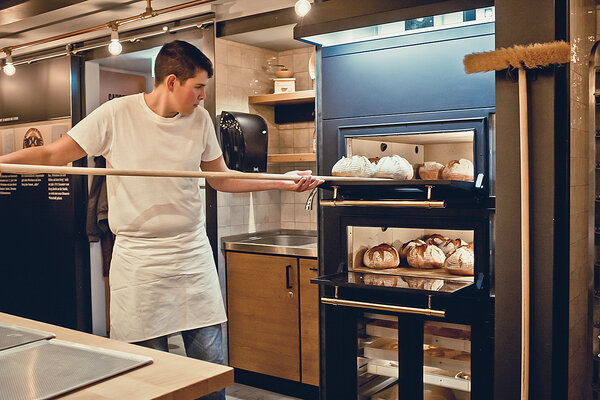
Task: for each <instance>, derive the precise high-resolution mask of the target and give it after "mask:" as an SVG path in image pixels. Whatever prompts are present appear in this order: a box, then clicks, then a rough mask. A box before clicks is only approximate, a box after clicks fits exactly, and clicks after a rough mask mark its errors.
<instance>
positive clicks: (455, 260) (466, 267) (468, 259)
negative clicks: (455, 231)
mask: <svg viewBox="0 0 600 400" xmlns="http://www.w3.org/2000/svg"><path fill="white" fill-rule="evenodd" d="M444 268H446V270H447V271H448V272H450V273H451V274H454V275H467V276H473V275H474V273H475V253H474V252H473V250H472V249H471V248H470V247H469V245H467V246H461V247H459V248H458V249H456V250H454V251H453V252H452V253H451V254H450V255H449V256H448V257H447V258H446V261H445V262H444Z"/></svg>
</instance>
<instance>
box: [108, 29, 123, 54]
mask: <svg viewBox="0 0 600 400" xmlns="http://www.w3.org/2000/svg"><path fill="white" fill-rule="evenodd" d="M109 26H110V29H112V32H111V33H110V44H109V45H108V52H109V53H110V54H112V55H113V56H118V55H119V54H121V51H123V46H121V43H120V42H119V25H118V24H117V23H116V22H111V23H110V24H109Z"/></svg>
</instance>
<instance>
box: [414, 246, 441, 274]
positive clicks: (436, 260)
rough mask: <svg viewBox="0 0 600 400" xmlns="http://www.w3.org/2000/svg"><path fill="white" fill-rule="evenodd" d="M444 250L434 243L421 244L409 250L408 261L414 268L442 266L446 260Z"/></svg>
mask: <svg viewBox="0 0 600 400" xmlns="http://www.w3.org/2000/svg"><path fill="white" fill-rule="evenodd" d="M445 258H446V257H445V256H444V252H443V251H442V250H440V249H439V248H438V247H437V246H434V245H432V244H421V245H417V246H415V247H413V248H412V249H411V250H410V251H409V252H408V257H407V258H406V261H407V262H408V265H410V266H411V267H413V268H420V269H434V268H442V267H443V266H444V260H445Z"/></svg>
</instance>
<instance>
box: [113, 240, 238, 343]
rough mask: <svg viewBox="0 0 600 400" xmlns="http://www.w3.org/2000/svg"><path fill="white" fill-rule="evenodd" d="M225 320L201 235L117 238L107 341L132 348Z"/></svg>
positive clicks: (206, 242)
mask: <svg viewBox="0 0 600 400" xmlns="http://www.w3.org/2000/svg"><path fill="white" fill-rule="evenodd" d="M190 243H194V244H196V246H190ZM226 320H227V317H226V314H225V307H224V305H223V300H222V297H221V290H220V288H219V279H218V275H217V269H216V268H215V264H214V261H213V258H212V251H211V247H210V243H209V242H208V238H207V237H206V234H205V233H204V232H199V233H183V234H180V235H177V236H175V237H171V238H136V237H131V236H125V235H118V236H117V239H116V242H115V246H114V250H113V257H112V262H111V267H110V321H111V323H110V337H111V338H112V339H116V340H121V341H127V342H138V341H142V340H147V339H151V338H155V337H158V336H164V335H167V334H170V333H173V332H179V331H182V330H188V329H194V328H200V327H204V326H210V325H215V324H220V323H223V322H225V321H226Z"/></svg>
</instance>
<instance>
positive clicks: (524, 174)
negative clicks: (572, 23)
mask: <svg viewBox="0 0 600 400" xmlns="http://www.w3.org/2000/svg"><path fill="white" fill-rule="evenodd" d="M519 133H520V134H519V139H520V146H519V148H520V152H519V153H520V165H521V171H520V172H521V400H528V399H529V309H530V295H529V293H530V290H529V288H530V286H529V277H530V275H529V274H530V268H529V134H528V121H527V71H526V70H525V68H519Z"/></svg>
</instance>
